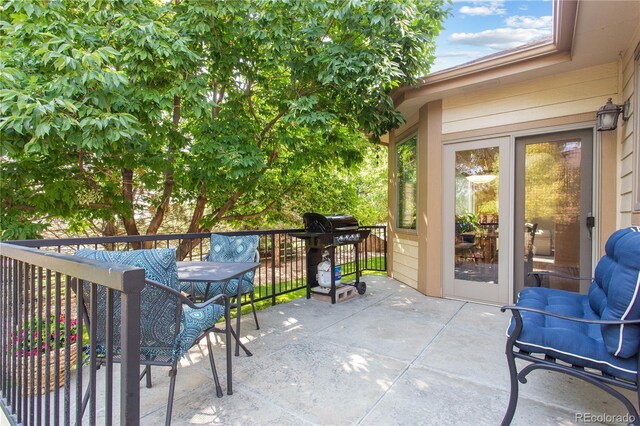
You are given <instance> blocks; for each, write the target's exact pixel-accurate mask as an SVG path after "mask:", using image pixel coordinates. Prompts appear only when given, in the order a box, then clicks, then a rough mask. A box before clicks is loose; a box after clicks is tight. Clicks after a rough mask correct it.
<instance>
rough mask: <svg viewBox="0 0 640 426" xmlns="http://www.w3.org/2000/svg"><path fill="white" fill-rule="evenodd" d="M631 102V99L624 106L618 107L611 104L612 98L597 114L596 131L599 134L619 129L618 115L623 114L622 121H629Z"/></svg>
mask: <svg viewBox="0 0 640 426" xmlns="http://www.w3.org/2000/svg"><path fill="white" fill-rule="evenodd" d="M630 106H631V102H629V99H627V100H626V101H625V103H624V104H622V105H616V104H614V103H612V102H611V98H609V100H608V101H607V103H606V104H605V105H604V106H603V107H602V108H600V109H599V110H598V112H597V113H596V120H597V121H596V130H598V131H599V132H603V131H608V130H615V129H616V128H617V127H618V115H620V113H622V119H623V120H624V121H627V120H628V119H629V116H630V114H631V111H629V110H630Z"/></svg>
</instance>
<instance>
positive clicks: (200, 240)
mask: <svg viewBox="0 0 640 426" xmlns="http://www.w3.org/2000/svg"><path fill="white" fill-rule="evenodd" d="M360 228H361V229H368V230H370V231H371V234H370V235H369V237H368V238H366V239H365V240H363V241H362V242H361V243H360V246H359V252H360V255H359V261H360V270H361V271H386V270H387V228H386V227H385V226H362V227H360ZM301 231H304V230H302V229H284V230H258V231H241V232H220V234H224V235H258V236H259V237H260V242H259V244H258V251H259V253H260V267H259V269H258V270H257V272H256V276H255V278H254V287H255V300H256V301H270V302H271V304H272V305H275V304H276V303H277V298H278V296H281V295H284V294H287V293H290V292H292V291H296V290H301V289H304V288H305V287H306V274H307V271H306V263H305V262H306V253H305V245H304V241H303V240H301V239H298V238H295V237H292V236H291V234H292V233H295V232H301ZM210 237H211V233H208V232H207V233H192V234H172V235H139V236H118V237H93V238H69V239H48V240H21V241H13V242H12V243H13V244H19V245H23V246H27V247H33V248H39V249H45V250H53V251H56V252H59V253H69V254H72V253H74V252H75V251H76V250H78V249H80V248H83V247H89V248H96V249H106V250H131V249H136V248H143V247H144V248H171V247H173V248H176V249H178V253H179V254H178V258H179V259H185V260H204V259H205V258H206V256H207V254H208V253H209V249H210ZM185 248H186V250H185ZM181 250H182V253H184V255H183V256H181V255H180V253H181ZM336 264H337V265H341V266H342V275H343V276H345V277H347V278H348V277H349V275H351V274H355V249H354V247H353V246H351V245H345V246H339V247H337V248H336ZM245 302H248V300H247V301H245Z"/></svg>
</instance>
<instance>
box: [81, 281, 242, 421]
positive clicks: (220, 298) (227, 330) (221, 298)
mask: <svg viewBox="0 0 640 426" xmlns="http://www.w3.org/2000/svg"><path fill="white" fill-rule="evenodd" d="M145 283H146V285H149V286H153V287H156V288H159V289H161V290H163V291H165V292H167V293H169V294H171V295H172V296H173V297H175V298H176V299H177V301H178V303H177V306H176V327H175V330H176V334H175V336H174V340H175V339H176V338H177V336H178V333H179V332H180V324H181V316H182V305H183V304H184V305H187V306H189V307H191V308H194V309H202V308H204V307H206V306H208V305H211V304H214V303H224V318H225V327H224V329H219V328H217V327H216V325H214V326H212V327H210V328H208V329H206V330H203V331H202V332H201V333H200V335H199V336H198V337H197V338H196V340H195V341H194V343H193V346H195V345H197V344H198V343H199V342H200V341H201V340H202V339H203V338H206V339H207V348H208V351H209V363H210V364H211V371H212V374H213V380H214V382H215V387H216V395H217V396H218V398H221V397H222V396H223V392H222V387H221V386H220V381H219V379H218V374H217V370H216V366H215V360H214V356H213V345H212V343H211V338H210V333H211V332H214V333H224V334H225V342H226V357H227V360H226V368H227V395H232V394H233V385H232V374H233V371H232V370H233V369H232V356H231V344H230V341H231V336H233V338H234V339H235V340H236V344H237V345H239V346H241V347H242V348H243V350H244V351H245V352H247V353H249V351H248V349H247V348H246V347H245V346H244V344H242V342H240V339H239V338H238V335H237V334H236V332H235V331H234V330H233V327H232V326H231V321H230V320H229V319H230V307H231V304H230V301H229V299H230V297H229V296H228V295H226V294H218V295H215V296H213V297H212V298H210V299H208V300H206V301H203V302H200V303H196V302H194V301H193V300H191V299H189V298H188V297H186V296H185V295H183V294H182V293H181V292H179V291H177V290H175V289H173V288H171V287H168V286H166V285H164V284H161V283H158V282H156V281H153V280H150V279H145ZM78 290H79V289H78ZM77 294H82V295H83V294H84V292H82V291H77ZM83 302H84V303H83V316H84V320H85V322H86V323H87V325H88V324H89V320H88V314H87V310H86V308H85V307H84V306H86V305H85V304H86V302H87V301H86V300H84V296H83ZM87 329H90V328H89V327H87ZM193 346H192V347H193ZM178 361H179V359H175V360H174V361H173V362H162V361H157V360H156V359H155V357H147V358H146V359H144V360H140V364H141V365H144V366H145V369H144V371H143V372H142V374H141V375H140V380H141V381H142V379H143V378H145V377H146V387H147V388H151V387H152V380H151V366H154V365H155V366H164V367H170V370H169V376H170V382H169V395H168V401H167V413H166V417H165V425H166V426H169V425H170V424H171V415H172V412H173V397H174V393H175V383H176V374H177V367H178ZM92 362H95V363H96V366H97V367H96V368H97V369H98V368H100V366H102V365H105V364H106V359H105V358H102V357H95V358H93V359H92ZM113 362H116V363H117V362H119V360H118V359H114V360H113ZM90 388H91V383H89V385H88V390H87V392H86V393H85V395H84V397H83V403H82V405H83V407H82V411H83V413H84V411H85V409H86V407H87V404H88V402H89V398H90V396H91V394H90V391H89V389H90Z"/></svg>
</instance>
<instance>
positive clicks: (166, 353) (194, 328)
mask: <svg viewBox="0 0 640 426" xmlns="http://www.w3.org/2000/svg"><path fill="white" fill-rule="evenodd" d="M75 254H76V256H80V257H84V258H89V259H94V260H99V261H102V262H108V263H118V264H122V265H129V266H137V267H140V268H144V270H145V278H147V279H150V280H153V281H156V282H158V283H160V284H163V285H165V286H167V287H171V288H173V289H178V268H177V266H176V252H175V249H153V250H131V251H104V250H93V249H81V250H78V251H77V252H76V253H75ZM84 293H85V295H84V297H85V300H88V297H89V294H88V288H87V286H85V289H84ZM114 299H115V300H114V305H115V306H114V311H115V312H114V329H115V330H116V331H119V329H120V314H119V311H120V297H119V295H118V294H116V297H115V298H114ZM105 300H106V299H105V289H104V287H101V286H98V305H99V306H102V307H104V306H105ZM140 305H141V306H140V308H141V311H142V315H141V318H140V322H141V330H140V334H141V337H140V352H141V356H142V358H143V359H144V358H146V357H155V358H156V359H158V358H162V359H166V360H168V361H169V362H173V361H174V360H175V359H176V358H178V357H180V356H182V355H184V353H185V352H186V351H187V350H189V348H190V347H191V345H193V342H194V341H195V339H196V338H197V337H198V335H199V334H200V333H201V332H202V331H204V330H206V329H208V328H210V327H212V326H213V325H214V324H215V323H216V322H217V321H218V320H219V319H220V318H221V317H222V316H223V315H224V307H223V306H220V305H209V306H207V307H206V308H203V309H191V308H189V307H187V306H183V309H182V313H181V317H180V318H181V321H180V330H179V332H178V333H176V310H177V309H179V306H182V305H179V304H178V300H177V298H176V297H175V296H174V295H172V294H170V293H168V292H166V291H164V290H162V289H160V288H157V287H152V286H148V285H147V286H145V287H144V288H143V290H142V291H141V293H140ZM97 314H98V324H97V326H98V327H97V328H98V333H97V336H96V337H97V339H96V340H97V344H98V345H99V346H101V347H103V345H104V343H105V329H104V324H105V315H106V310H105V309H104V308H102V309H99V310H98V312H97ZM116 341H119V337H118V336H116ZM115 352H116V353H119V349H118V348H116V350H115Z"/></svg>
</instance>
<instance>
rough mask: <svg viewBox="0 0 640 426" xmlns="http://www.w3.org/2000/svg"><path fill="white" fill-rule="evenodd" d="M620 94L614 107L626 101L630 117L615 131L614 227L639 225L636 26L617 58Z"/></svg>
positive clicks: (639, 51) (639, 46)
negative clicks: (616, 181) (616, 198)
mask: <svg viewBox="0 0 640 426" xmlns="http://www.w3.org/2000/svg"><path fill="white" fill-rule="evenodd" d="M620 62H621V69H622V72H621V83H620V84H621V87H622V90H621V92H622V93H621V95H620V97H619V98H618V102H617V103H618V104H622V103H623V102H624V101H625V100H627V99H628V100H630V104H631V115H630V117H629V120H628V121H626V122H624V121H622V120H621V119H620V120H621V121H620V122H621V123H622V124H621V125H620V126H619V130H618V138H619V144H618V146H619V151H618V158H619V159H620V162H619V171H618V174H619V176H620V179H619V186H618V192H617V193H618V194H619V203H618V206H619V211H620V214H619V221H618V227H624V226H629V225H632V224H633V225H640V128H639V127H640V116H639V114H638V110H639V109H640V92H639V90H640V89H639V88H638V85H639V84H640V75H638V74H639V72H638V69H639V67H640V65H639V64H640V26H639V27H638V29H637V31H636V33H635V35H634V36H633V38H632V42H631V44H630V46H629V48H628V49H627V50H626V51H625V53H624V55H623V57H622V59H621V61H620Z"/></svg>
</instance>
